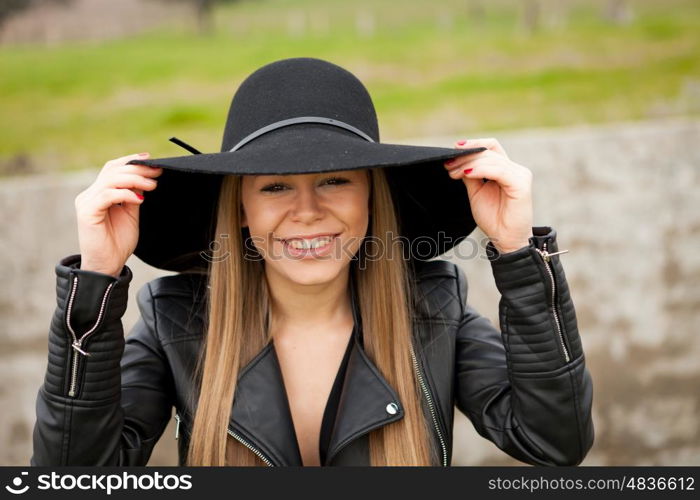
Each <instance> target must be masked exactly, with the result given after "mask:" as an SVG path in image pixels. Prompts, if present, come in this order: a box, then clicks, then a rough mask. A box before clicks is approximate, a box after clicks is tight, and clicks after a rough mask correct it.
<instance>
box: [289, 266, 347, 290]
mask: <svg viewBox="0 0 700 500" xmlns="http://www.w3.org/2000/svg"><path fill="white" fill-rule="evenodd" d="M346 266H347V263H341V262H338V261H327V262H313V263H311V262H303V261H296V262H295V261H292V262H285V263H284V264H282V269H278V272H280V273H281V274H282V275H283V276H285V277H286V278H287V279H289V280H290V281H293V282H294V283H297V284H299V285H319V284H322V283H327V282H329V281H331V280H333V279H335V278H336V277H337V276H338V275H339V274H340V272H341V271H342V270H343V269H345V267H346Z"/></svg>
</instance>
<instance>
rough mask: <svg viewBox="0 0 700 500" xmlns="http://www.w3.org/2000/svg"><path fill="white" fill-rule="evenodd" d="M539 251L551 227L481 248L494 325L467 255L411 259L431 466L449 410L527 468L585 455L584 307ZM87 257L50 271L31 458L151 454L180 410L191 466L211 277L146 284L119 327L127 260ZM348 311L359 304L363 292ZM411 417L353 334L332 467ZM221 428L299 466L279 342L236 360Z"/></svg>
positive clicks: (589, 429)
mask: <svg viewBox="0 0 700 500" xmlns="http://www.w3.org/2000/svg"><path fill="white" fill-rule="evenodd" d="M542 250H545V251H548V252H549V253H554V252H557V251H558V247H557V242H556V232H555V231H554V230H553V229H552V228H551V227H548V226H540V227H533V236H532V237H531V238H530V242H529V246H527V247H523V248H521V249H519V250H516V251H513V252H509V253H506V254H499V253H498V251H497V250H496V249H495V247H494V246H493V244H492V243H491V242H489V243H488V244H487V255H488V256H489V260H490V263H491V266H492V271H493V275H494V278H495V282H496V286H497V288H498V290H499V292H500V293H501V299H500V302H499V315H500V327H501V330H500V331H499V330H498V329H496V328H495V327H494V326H493V325H492V323H491V322H490V321H489V320H488V319H487V318H485V317H483V316H480V315H479V314H478V313H477V312H476V311H475V310H474V309H473V308H472V307H471V306H470V305H469V304H467V279H466V276H465V274H464V272H463V271H462V270H461V269H460V268H459V267H458V266H456V265H455V264H452V263H450V262H447V261H443V260H434V261H429V262H425V263H421V264H419V265H417V267H416V278H417V284H418V287H417V289H418V291H419V296H420V300H419V304H420V306H421V307H420V309H419V311H418V313H417V315H416V318H415V324H416V328H415V336H416V349H415V353H414V361H415V363H414V365H415V369H416V370H417V373H418V375H419V380H420V382H421V386H422V389H423V394H424V398H423V407H424V413H425V417H426V418H427V419H428V421H429V423H430V426H431V428H432V429H433V433H432V437H433V439H434V444H435V446H436V449H437V450H439V454H440V455H441V460H440V461H441V463H440V464H436V465H449V464H450V463H451V459H452V424H453V417H454V413H453V412H454V407H455V406H456V407H457V409H458V410H460V411H461V412H463V413H464V414H465V415H466V416H467V417H468V418H469V419H470V420H471V422H472V424H473V425H474V427H475V428H476V430H477V431H478V433H479V434H480V435H481V436H483V437H485V438H487V439H489V440H491V441H492V442H493V443H495V445H496V446H497V447H498V448H500V449H501V450H503V451H504V452H505V453H507V454H508V455H510V456H512V457H515V458H516V459H518V460H520V461H522V462H525V463H528V464H533V465H578V464H579V463H580V462H581V461H582V460H583V459H584V457H585V456H586V454H587V453H588V451H589V449H590V448H591V446H592V444H593V434H594V430H593V423H592V419H591V405H592V397H593V387H592V381H591V377H590V374H589V372H588V370H587V368H586V366H585V360H584V353H583V350H582V346H581V339H580V337H579V332H578V328H577V320H576V314H575V312H574V305H573V303H572V301H571V297H570V295H569V289H568V285H567V282H566V278H565V275H564V270H563V268H562V265H561V263H560V260H559V255H557V256H553V257H551V258H550V257H548V256H547V255H546V254H543V253H541V251H542ZM79 265H80V255H71V256H69V257H66V258H64V259H62V260H61V261H60V262H59V263H58V264H57V265H56V268H55V270H56V274H57V282H56V291H57V307H56V309H55V313H54V315H53V318H52V321H51V326H50V331H49V355H48V367H47V370H46V378H45V381H44V383H43V384H42V386H41V388H40V389H39V392H38V397H37V403H36V417H37V419H36V424H35V427H34V435H33V455H32V457H31V460H30V463H31V465H33V466H43V465H146V463H147V462H148V460H149V458H150V456H151V452H152V450H153V447H154V445H155V444H156V442H157V441H158V439H159V438H160V437H161V435H162V434H163V431H164V429H165V427H166V425H167V424H168V422H169V420H170V418H171V414H172V409H173V407H175V410H176V415H175V416H176V419H177V421H178V422H177V427H178V434H179V441H178V446H179V463H180V464H181V465H182V464H183V463H184V458H185V455H186V451H187V446H188V439H189V430H190V428H191V423H192V417H193V408H192V406H191V401H193V400H194V401H196V398H191V397H189V396H191V394H190V393H191V392H192V391H194V390H196V389H195V388H194V387H193V385H192V381H191V378H192V377H191V375H192V370H193V368H194V362H195V356H196V353H197V351H198V349H199V348H200V345H201V341H202V335H203V326H204V322H203V313H204V301H203V300H202V297H203V296H204V293H205V291H206V286H207V285H206V280H205V279H204V275H198V274H193V273H181V274H177V275H171V276H165V277H161V278H158V279H155V280H153V281H151V282H149V283H148V284H147V285H145V286H144V287H142V288H141V289H140V290H139V291H138V295H137V297H138V300H137V302H138V307H139V309H140V313H141V317H140V318H139V320H138V322H137V323H136V325H135V326H134V328H133V330H132V331H131V333H130V334H129V335H128V336H127V337H126V339H125V338H124V332H123V327H122V322H121V317H122V315H123V314H124V311H125V310H126V307H127V289H128V285H129V282H130V281H131V279H132V274H131V270H130V269H129V268H128V267H127V266H124V268H123V270H122V272H121V275H120V276H119V278H118V279H117V278H114V277H112V276H109V275H106V274H101V273H97V272H92V271H86V270H81V269H80V268H79ZM353 310H354V312H355V314H356V315H357V308H356V306H355V301H353ZM356 321H357V316H356ZM73 346H74V347H73ZM84 353H88V354H89V356H86V355H85V354H84ZM391 402H396V403H397V404H398V411H394V408H395V407H392V408H388V404H389V403H391ZM402 417H403V408H402V406H401V402H400V401H399V399H398V397H397V395H396V392H395V390H394V389H393V388H392V387H391V386H390V385H389V384H388V382H387V381H386V379H385V378H384V377H383V376H382V375H381V374H380V372H379V370H378V369H377V367H376V366H375V365H374V364H373V362H372V361H371V360H370V359H369V358H368V356H367V355H366V353H365V352H364V350H363V349H362V339H361V338H360V337H358V336H357V335H355V336H354V341H353V345H352V351H351V353H350V358H349V361H348V365H347V372H346V379H345V382H344V385H343V388H342V398H341V400H340V403H339V407H338V413H337V416H336V420H335V424H334V427H333V432H332V434H331V436H332V437H331V440H330V443H329V446H328V453H327V460H326V462H325V463H324V464H323V465H334V466H335V465H368V464H369V453H368V432H369V431H371V430H373V429H376V428H379V427H381V426H384V425H387V424H389V423H391V422H394V421H396V420H398V419H400V418H402ZM227 431H228V433H229V434H230V435H231V436H233V437H235V438H236V439H238V440H239V441H241V442H243V443H244V444H245V445H246V446H248V447H249V448H250V449H251V450H253V451H254V452H255V453H257V454H258V455H259V456H260V457H261V458H262V459H263V460H264V461H265V462H266V463H268V464H269V465H301V458H300V453H299V448H298V444H297V441H296V438H295V434H294V428H293V424H292V421H291V414H290V412H289V407H288V402H287V399H286V395H285V393H284V388H283V385H282V377H281V372H280V369H279V364H278V361H277V358H276V356H275V353H274V349H271V344H270V343H268V344H267V345H266V347H265V348H263V349H262V350H261V351H260V352H259V353H258V354H257V355H256V356H255V357H254V358H253V359H252V360H251V361H250V362H249V363H248V364H247V365H246V367H245V368H244V370H243V371H242V372H241V375H240V377H239V380H238V385H237V389H236V396H235V397H234V401H233V402H232V412H231V418H230V421H229V426H228V429H227Z"/></svg>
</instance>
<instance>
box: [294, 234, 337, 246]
mask: <svg viewBox="0 0 700 500" xmlns="http://www.w3.org/2000/svg"><path fill="white" fill-rule="evenodd" d="M332 239H333V237H332V236H323V237H321V238H315V239H313V240H290V241H287V245H289V246H290V247H292V248H298V249H310V248H319V247H322V246H324V245H327V244H328V242H330V241H331V240H332Z"/></svg>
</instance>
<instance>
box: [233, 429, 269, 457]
mask: <svg viewBox="0 0 700 500" xmlns="http://www.w3.org/2000/svg"><path fill="white" fill-rule="evenodd" d="M226 431H227V432H228V433H229V434H230V435H231V436H232V437H234V438H236V439H237V440H238V441H240V442H241V444H242V445H243V446H245V447H246V448H248V449H249V450H250V451H252V452H253V453H255V454H256V455H257V456H258V457H260V460H262V461H263V462H265V463H266V464H267V465H268V466H269V467H273V466H274V464H273V463H272V461H271V460H270V459H269V458H267V457H266V456H265V455H263V453H262V452H261V451H260V450H259V449H257V448H256V447H255V446H253V445H252V444H250V443H249V442H248V441H246V440H245V439H243V438H242V437H241V436H239V435H238V434H236V433H235V432H233V431H232V430H231V428H230V427H229V428H227V429H226Z"/></svg>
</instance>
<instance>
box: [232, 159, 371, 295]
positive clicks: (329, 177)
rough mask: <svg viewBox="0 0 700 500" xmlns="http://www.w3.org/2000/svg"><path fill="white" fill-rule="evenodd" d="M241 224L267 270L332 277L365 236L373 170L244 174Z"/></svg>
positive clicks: (307, 279) (308, 279) (298, 278)
mask: <svg viewBox="0 0 700 500" xmlns="http://www.w3.org/2000/svg"><path fill="white" fill-rule="evenodd" d="M241 189H242V192H241V199H242V203H243V213H242V225H243V227H246V226H247V227H248V229H249V231H250V236H251V238H252V241H253V244H254V245H255V247H256V249H257V250H258V252H260V254H261V255H262V256H263V258H264V259H265V266H266V271H267V272H268V273H269V272H273V273H277V274H278V275H281V276H283V277H285V278H287V279H289V280H291V281H294V282H296V283H299V284H307V285H310V284H317V283H324V282H328V281H331V280H332V279H334V278H335V277H337V276H338V275H339V274H340V272H341V271H342V270H343V269H345V268H346V266H348V265H349V263H350V261H351V259H352V257H353V255H354V254H355V253H356V252H357V250H358V249H359V247H360V243H361V241H362V239H363V238H364V237H365V235H366V234H367V227H368V224H369V191H370V186H369V171H368V170H367V169H359V170H342V171H336V172H326V173H321V174H294V175H244V176H243V179H242V185H241Z"/></svg>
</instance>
